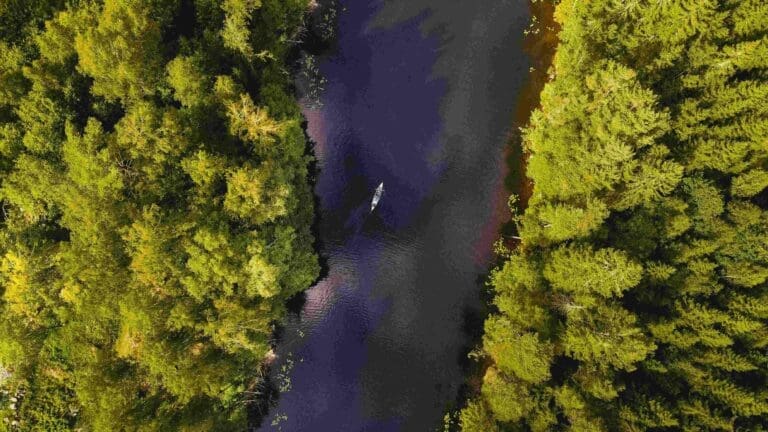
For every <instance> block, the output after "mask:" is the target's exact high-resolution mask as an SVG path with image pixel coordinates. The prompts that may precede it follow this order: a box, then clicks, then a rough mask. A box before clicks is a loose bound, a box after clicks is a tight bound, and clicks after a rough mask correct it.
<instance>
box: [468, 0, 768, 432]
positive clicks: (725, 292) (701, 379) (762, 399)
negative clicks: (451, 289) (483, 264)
mask: <svg viewBox="0 0 768 432" xmlns="http://www.w3.org/2000/svg"><path fill="white" fill-rule="evenodd" d="M555 19H556V20H557V22H558V24H559V26H560V30H559V41H560V42H559V46H558V48H557V53H556V56H555V59H554V63H553V65H552V67H551V69H550V71H549V72H550V78H551V80H550V81H549V82H548V83H547V85H546V86H545V88H544V90H543V92H542V94H541V106H540V108H539V109H537V110H536V111H535V112H534V113H533V115H532V119H531V121H530V124H529V126H528V127H527V128H525V129H524V132H523V142H524V148H525V150H526V152H527V153H528V154H529V158H528V168H527V174H528V176H529V178H530V179H531V180H532V183H533V192H532V196H531V197H530V200H529V202H528V205H527V208H525V210H524V211H521V210H520V209H518V206H517V205H516V203H517V202H518V200H517V199H516V198H515V197H513V199H511V200H510V203H511V204H512V205H511V209H512V211H513V220H514V222H515V224H516V227H517V233H516V234H517V235H516V236H515V238H513V239H509V238H508V239H506V240H507V242H506V243H507V244H509V243H511V242H514V243H515V244H514V247H507V248H506V249H505V250H504V251H503V254H504V255H503V263H502V264H501V265H500V266H499V267H498V268H496V270H494V271H493V272H492V275H491V277H490V283H489V285H490V288H491V289H492V291H493V307H494V312H492V313H491V315H490V316H489V317H488V318H487V320H486V321H485V327H484V330H485V333H484V336H483V339H482V348H481V355H482V356H484V358H485V359H486V362H487V364H488V367H487V369H486V370H485V372H484V376H483V380H482V386H481V388H480V389H479V390H478V392H477V394H476V396H474V397H473V398H472V399H471V400H470V401H469V402H468V403H467V405H466V407H465V408H464V409H463V410H462V411H461V414H460V423H461V427H462V429H463V430H464V431H465V432H481V431H482V432H489V431H534V432H537V431H542V432H543V431H574V432H576V431H579V432H582V431H583V432H599V431H626V432H633V431H645V430H649V431H765V430H768V326H766V322H767V320H768V283H766V279H768V191H766V187H768V103H766V101H768V3H766V2H765V1H764V0H696V1H684V0H680V1H664V2H660V1H642V0H632V1H625V0H593V1H579V0H562V1H560V2H559V3H558V5H557V8H556V12H555Z"/></svg>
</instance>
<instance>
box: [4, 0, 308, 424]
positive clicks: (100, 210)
mask: <svg viewBox="0 0 768 432" xmlns="http://www.w3.org/2000/svg"><path fill="white" fill-rule="evenodd" d="M308 8H309V5H308V2H307V1H306V0H223V1H219V0H68V1H65V0H35V1H28V0H6V1H2V2H0V199H1V200H2V213H0V419H2V421H1V422H0V431H16V430H25V431H65V430H73V429H77V430H83V431H86V430H91V431H117V430H141V431H171V430H187V431H203V430H217V431H225V430H236V431H242V430H245V428H246V424H247V421H248V418H247V417H248V410H249V406H251V404H252V403H253V402H254V400H257V399H259V397H260V390H261V387H260V383H261V377H260V373H261V368H260V365H261V364H262V363H263V361H264V359H265V357H266V356H268V353H269V351H270V342H271V340H270V339H271V337H272V335H273V330H274V325H275V323H276V322H279V321H280V319H281V317H283V315H284V314H285V301H286V299H287V298H289V297H290V296H292V295H294V294H296V293H297V292H299V291H302V290H303V289H305V288H307V287H308V285H309V284H310V283H311V282H312V281H313V280H314V279H315V278H316V277H317V275H318V272H319V266H318V262H317V257H316V255H315V252H314V249H313V243H314V240H313V237H312V233H311V231H310V225H311V223H312V220H313V199H312V195H311V190H310V187H309V185H308V168H307V167H308V163H309V162H310V157H309V156H308V155H307V151H306V143H305V136H304V131H303V130H302V125H301V122H302V120H301V115H300V112H299V108H298V106H297V104H296V101H295V99H294V96H293V94H292V92H291V76H290V73H289V71H288V70H286V69H287V66H286V64H287V61H286V57H287V56H288V55H289V53H290V51H291V47H292V45H293V44H294V43H295V40H296V39H298V37H297V32H299V31H300V28H301V26H302V20H303V19H304V16H305V14H306V13H307V10H308Z"/></svg>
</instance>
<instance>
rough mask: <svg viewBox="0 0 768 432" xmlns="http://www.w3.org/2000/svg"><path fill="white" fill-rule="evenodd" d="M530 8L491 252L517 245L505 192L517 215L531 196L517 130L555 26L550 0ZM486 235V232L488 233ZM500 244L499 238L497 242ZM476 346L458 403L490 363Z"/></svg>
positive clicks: (479, 326)
mask: <svg viewBox="0 0 768 432" xmlns="http://www.w3.org/2000/svg"><path fill="white" fill-rule="evenodd" d="M528 7H529V8H530V11H531V24H530V26H529V27H528V28H527V29H526V30H525V39H524V41H523V48H524V52H525V53H526V55H527V56H528V57H529V61H530V63H531V67H530V69H529V73H528V77H527V81H526V83H525V85H524V86H523V87H522V88H521V90H520V93H519V95H518V97H517V102H516V104H515V109H514V113H513V116H512V127H511V129H510V133H509V136H508V139H507V145H506V147H505V148H504V160H505V162H506V163H504V164H502V165H501V170H502V174H501V175H500V176H499V178H500V179H502V180H501V181H500V182H499V184H498V186H497V187H496V191H495V197H494V213H493V217H494V218H495V220H496V222H495V223H491V224H489V226H501V227H502V228H501V232H500V233H499V232H496V231H495V232H493V233H492V235H493V236H494V237H498V236H499V234H501V235H500V240H499V241H500V242H501V243H500V244H502V245H503V248H502V249H501V250H499V249H498V248H497V250H496V252H497V253H498V252H502V251H503V250H504V249H506V250H512V249H513V248H515V247H516V245H517V241H516V240H515V236H517V229H516V227H515V223H514V221H513V220H512V217H511V215H512V213H511V212H510V205H509V204H510V199H509V198H510V195H514V196H516V197H517V199H516V200H515V201H513V203H514V211H515V212H517V213H518V214H522V212H523V211H524V210H525V208H526V206H527V203H528V199H529V198H530V196H531V192H532V189H533V183H532V182H531V180H530V179H529V178H528V177H526V175H525V172H526V171H525V170H526V165H527V159H528V156H529V155H528V153H527V152H525V150H524V148H523V140H522V134H521V131H522V129H523V128H525V127H526V126H528V123H529V120H530V118H531V113H532V112H533V111H534V110H535V109H537V108H539V106H540V94H541V91H542V89H543V88H544V85H545V84H546V83H547V82H548V81H549V80H550V73H551V72H550V66H551V65H552V61H553V59H554V56H555V52H556V48H557V44H558V37H557V35H558V31H559V25H558V23H557V22H556V21H555V19H554V12H555V4H554V3H553V2H552V1H549V0H538V1H537V0H532V1H529V2H528ZM488 235H490V233H489V234H488ZM497 245H499V243H497ZM503 258H504V254H503V252H502V255H499V256H497V259H496V260H495V261H494V262H493V264H492V266H491V267H490V268H489V270H490V269H492V268H495V267H496V266H498V265H499V264H501V262H502V260H503ZM487 283H488V282H487V279H486V278H484V279H482V282H480V284H481V285H480V287H479V288H480V290H481V292H482V295H481V297H482V300H483V303H484V304H485V305H486V306H485V307H484V308H483V310H482V311H481V313H480V314H479V315H478V316H476V317H475V319H474V320H473V321H472V325H471V326H469V327H468V328H467V331H468V332H469V334H470V335H471V337H472V338H473V340H474V344H473V345H474V346H479V345H480V343H481V338H482V335H483V323H484V321H485V317H487V316H488V314H489V313H490V308H491V307H492V306H490V302H491V300H492V292H491V291H490V290H489V288H488V286H487ZM476 353H477V351H472V352H471V353H470V357H471V358H472V359H473V360H472V361H469V362H467V363H466V365H467V377H468V378H467V381H466V384H465V386H464V388H463V391H462V392H461V394H460V395H459V399H458V404H459V405H462V404H463V403H465V402H466V400H468V399H470V398H471V397H472V396H475V395H477V394H479V392H480V387H481V386H482V383H483V375H484V374H485V371H486V369H487V368H488V367H489V366H490V365H491V361H490V359H489V358H487V357H483V356H479V355H475V354H476Z"/></svg>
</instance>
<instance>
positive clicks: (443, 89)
mask: <svg viewBox="0 0 768 432" xmlns="http://www.w3.org/2000/svg"><path fill="white" fill-rule="evenodd" d="M341 8H342V11H341V12H340V13H339V29H338V35H337V37H338V40H337V46H336V47H335V48H334V49H333V50H332V52H331V53H329V54H328V55H327V56H326V57H324V58H323V59H321V63H320V70H321V72H322V74H323V76H324V77H325V78H326V80H327V83H326V85H325V87H326V88H325V91H324V93H323V94H322V97H321V99H322V106H321V107H320V108H311V107H309V106H307V107H305V115H306V116H307V119H308V133H309V135H310V137H311V138H312V140H313V141H314V142H315V143H316V146H315V152H316V156H317V159H318V165H319V169H320V173H319V176H318V179H317V184H316V188H315V193H316V194H317V195H318V197H319V204H320V208H319V211H320V215H321V224H320V232H319V234H320V237H321V240H322V244H323V250H322V251H321V253H322V254H323V255H324V256H325V257H327V259H328V267H329V268H328V271H329V274H328V276H327V277H326V278H324V279H323V280H321V281H320V282H318V283H317V285H316V286H314V287H312V288H311V289H310V290H309V291H308V292H307V298H306V303H305V305H304V309H303V311H302V313H301V315H300V316H296V317H292V318H290V319H289V321H288V323H287V325H286V329H285V333H284V336H283V340H282V342H281V344H280V346H279V347H278V351H277V353H278V356H279V357H278V359H279V360H278V361H277V362H276V364H275V367H274V373H275V375H276V378H277V380H278V381H279V382H281V383H283V384H288V383H290V390H289V391H287V392H284V393H282V394H281V396H280V399H279V401H278V405H277V406H276V407H275V408H274V409H273V410H272V412H271V413H270V414H269V416H268V417H267V418H266V420H265V422H264V425H263V426H262V428H261V430H265V431H267V430H278V429H279V430H283V431H320V432H324V431H416V432H424V431H433V430H437V429H438V427H439V426H440V425H441V422H442V416H443V414H444V411H445V409H446V408H447V407H448V406H449V405H450V404H451V403H452V402H454V401H455V400H456V397H457V395H458V391H459V387H460V386H461V384H462V382H463V376H462V368H461V366H460V362H461V360H462V358H463V357H465V356H466V352H467V349H468V345H469V338H468V335H467V333H466V331H465V328H464V327H465V321H466V320H467V317H469V316H471V315H472V313H473V312H472V311H473V310H477V309H478V308H479V306H480V300H479V286H478V279H479V278H480V277H481V276H482V275H483V274H485V272H486V271H487V269H488V265H489V263H490V260H491V259H492V255H491V249H492V243H493V240H494V239H495V237H496V236H497V232H498V229H499V225H500V224H501V222H502V215H503V208H504V204H505V203H504V199H503V195H504V193H503V187H502V184H503V176H504V163H503V154H504V146H505V145H506V143H507V141H508V134H509V132H510V131H509V125H510V124H511V121H512V113H513V109H514V104H515V101H516V100H517V93H518V91H519V89H520V88H521V87H522V83H523V81H524V80H525V77H526V75H527V72H528V67H529V62H528V59H527V58H526V57H525V55H524V54H523V51H522V34H523V30H524V28H525V27H526V26H527V23H528V6H527V2H526V1H523V0H478V1H466V0H463V1H459V0H389V1H380V0H343V1H341ZM380 182H384V185H385V190H386V192H385V194H384V196H383V198H382V199H381V202H380V204H379V206H378V207H377V208H376V210H375V211H374V212H373V213H370V212H369V206H370V199H371V196H372V194H373V191H374V189H375V188H376V186H377V185H378V184H379V183H380ZM289 365H292V367H290V368H289V372H288V373H281V370H282V369H283V367H287V366H289ZM273 420H274V423H277V426H275V425H273V424H272V423H273Z"/></svg>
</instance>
